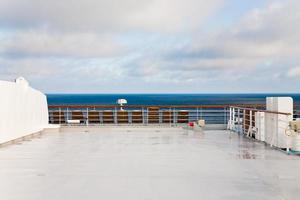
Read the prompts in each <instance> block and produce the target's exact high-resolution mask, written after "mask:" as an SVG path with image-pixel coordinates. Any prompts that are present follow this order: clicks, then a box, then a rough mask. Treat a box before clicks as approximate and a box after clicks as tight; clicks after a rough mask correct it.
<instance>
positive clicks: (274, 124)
mask: <svg viewBox="0 0 300 200" xmlns="http://www.w3.org/2000/svg"><path fill="white" fill-rule="evenodd" d="M267 110H268V111H275V112H283V113H291V114H292V113H293V99H292V98H291V97H268V98H267ZM292 119H293V115H289V116H286V115H278V114H272V113H266V116H265V130H266V132H265V133H266V135H265V136H266V142H267V143H268V144H271V145H274V146H276V147H279V148H287V145H288V144H287V142H288V138H287V136H286V135H285V129H286V128H287V127H288V123H289V121H291V120H292Z"/></svg>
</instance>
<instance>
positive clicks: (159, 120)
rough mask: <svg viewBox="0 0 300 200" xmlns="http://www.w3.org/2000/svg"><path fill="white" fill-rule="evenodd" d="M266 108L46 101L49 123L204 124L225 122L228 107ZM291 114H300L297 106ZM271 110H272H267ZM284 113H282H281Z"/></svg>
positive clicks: (255, 108) (243, 107) (261, 108)
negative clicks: (62, 103)
mask: <svg viewBox="0 0 300 200" xmlns="http://www.w3.org/2000/svg"><path fill="white" fill-rule="evenodd" d="M233 107H234V108H236V110H238V109H240V110H245V112H248V111H250V110H252V112H258V111H264V112H270V111H265V105H262V104H246V105H241V104H238V105H182V106H179V105H159V106H149V105H125V106H122V108H121V106H118V105H49V122H50V123H51V124H74V123H76V124H81V125H90V124H144V125H145V124H170V125H176V124H183V123H188V122H194V121H197V120H200V119H203V120H205V121H206V123H207V124H223V125H227V124H228V121H229V120H230V108H233ZM298 108H299V109H298V110H295V113H294V117H295V118H297V117H298V116H299V114H300V106H299V107H298ZM270 113H271V112H270ZM282 114H284V113H282ZM246 115H247V113H246V114H245V116H246ZM250 118H251V117H250Z"/></svg>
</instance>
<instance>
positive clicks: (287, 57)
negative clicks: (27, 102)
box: [0, 0, 300, 93]
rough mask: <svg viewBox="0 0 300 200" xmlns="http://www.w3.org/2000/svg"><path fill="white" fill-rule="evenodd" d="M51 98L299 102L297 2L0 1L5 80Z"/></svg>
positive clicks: (0, 68) (0, 70)
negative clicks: (289, 98)
mask: <svg viewBox="0 0 300 200" xmlns="http://www.w3.org/2000/svg"><path fill="white" fill-rule="evenodd" d="M19 76H23V77H25V78H26V79H27V80H28V81H29V82H30V84H31V86H32V87H34V88H37V89H39V90H41V91H43V92H45V93H266V92H267V93H274V92H275V93H277V92H278V93H279V92H280V93H282V92H284V93H289V92H291V93H299V92H300V1H299V0H242V1H241V0H210V1H207V0H43V1H40V0H1V1H0V80H14V79H15V78H17V77H19Z"/></svg>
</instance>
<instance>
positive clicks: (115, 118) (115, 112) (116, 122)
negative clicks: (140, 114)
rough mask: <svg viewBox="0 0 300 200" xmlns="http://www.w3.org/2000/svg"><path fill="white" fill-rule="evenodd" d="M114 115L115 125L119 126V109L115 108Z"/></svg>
mask: <svg viewBox="0 0 300 200" xmlns="http://www.w3.org/2000/svg"><path fill="white" fill-rule="evenodd" d="M113 115H114V123H115V124H118V116H117V107H115V110H114V111H113Z"/></svg>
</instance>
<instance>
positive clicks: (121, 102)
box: [117, 99, 127, 111]
mask: <svg viewBox="0 0 300 200" xmlns="http://www.w3.org/2000/svg"><path fill="white" fill-rule="evenodd" d="M117 104H119V105H120V110H121V111H123V105H124V104H127V100H126V99H118V101H117Z"/></svg>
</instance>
